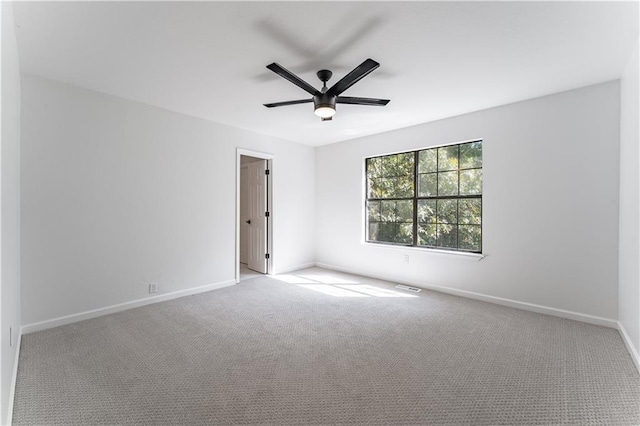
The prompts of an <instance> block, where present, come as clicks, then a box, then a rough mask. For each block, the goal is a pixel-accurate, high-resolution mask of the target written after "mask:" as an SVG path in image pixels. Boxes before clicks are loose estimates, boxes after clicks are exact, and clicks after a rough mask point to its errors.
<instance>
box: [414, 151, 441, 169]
mask: <svg viewBox="0 0 640 426" xmlns="http://www.w3.org/2000/svg"><path fill="white" fill-rule="evenodd" d="M418 157H419V160H418V173H429V172H437V171H438V149H437V148H434V149H427V150H425V151H420V153H419V154H418Z"/></svg>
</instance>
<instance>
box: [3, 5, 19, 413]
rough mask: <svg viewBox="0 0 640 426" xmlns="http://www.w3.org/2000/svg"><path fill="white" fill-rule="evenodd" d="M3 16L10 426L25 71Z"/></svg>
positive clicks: (7, 11)
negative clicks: (22, 74) (22, 104)
mask: <svg viewBox="0 0 640 426" xmlns="http://www.w3.org/2000/svg"><path fill="white" fill-rule="evenodd" d="M1 15H2V74H1V75H2V78H1V80H2V89H1V92H2V107H1V110H2V114H1V115H2V132H1V133H2V142H1V145H2V149H1V152H0V159H1V166H0V167H1V170H2V172H1V173H0V182H1V184H2V185H1V193H0V194H1V198H0V206H1V209H0V215H1V219H0V223H1V225H0V236H1V240H2V247H1V251H0V254H1V256H0V269H1V270H2V273H1V278H0V279H1V283H2V286H1V287H0V300H1V303H0V348H1V350H0V361H1V362H0V371H1V374H0V376H1V379H2V380H1V387H0V406H1V409H0V423H3V424H4V422H5V421H6V422H7V423H9V422H10V419H11V408H12V407H11V398H10V396H11V391H12V387H11V383H12V377H13V373H14V369H15V366H16V363H17V361H18V360H17V354H18V351H17V348H18V345H19V339H18V336H19V333H20V70H19V62H18V47H17V45H16V36H15V29H14V23H13V7H12V3H9V2H2V6H1ZM10 328H11V329H12V330H13V332H12V333H11V338H10V333H9V329H10Z"/></svg>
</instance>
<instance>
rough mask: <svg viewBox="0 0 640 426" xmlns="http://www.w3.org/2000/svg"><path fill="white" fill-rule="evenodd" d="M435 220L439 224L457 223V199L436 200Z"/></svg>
mask: <svg viewBox="0 0 640 426" xmlns="http://www.w3.org/2000/svg"><path fill="white" fill-rule="evenodd" d="M437 206H438V208H437V210H438V211H437V222H438V223H439V224H447V223H449V224H453V225H455V224H457V223H458V200H438V203H437Z"/></svg>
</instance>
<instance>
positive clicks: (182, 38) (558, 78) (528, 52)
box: [14, 1, 638, 146]
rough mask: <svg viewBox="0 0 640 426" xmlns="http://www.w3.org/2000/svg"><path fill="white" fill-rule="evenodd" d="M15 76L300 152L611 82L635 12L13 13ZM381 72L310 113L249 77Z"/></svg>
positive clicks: (529, 7)
mask: <svg viewBox="0 0 640 426" xmlns="http://www.w3.org/2000/svg"><path fill="white" fill-rule="evenodd" d="M14 11H15V22H16V26H17V38H18V51H19V56H20V64H21V67H22V70H23V72H27V73H31V74H36V75H40V76H43V77H47V78H51V79H55V80H59V81H62V82H65V83H69V84H72V85H76V86H80V87H84V88H88V89H93V90H97V91H100V92H104V93H108V94H112V95H116V96H120V97H123V98H128V99H132V100H135V101H139V102H143V103H146V104H150V105H155V106H159V107H162V108H166V109H169V110H172V111H177V112H181V113H184V114H188V115H192V116H196V117H202V118H205V119H208V120H211V121H215V122H219V123H224V124H228V125H231V126H235V127H240V128H243V129H248V130H251V131H255V132H259V133H263V134H268V135H273V136H276V137H280V138H283V139H287V140H291V141H295V142H299V143H304V144H308V145H312V146H318V145H324V144H328V143H333V142H338V141H343V140H348V139H352V138H356V137H360V136H365V135H368V134H373V133H380V132H384V131H388V130H393V129H397V128H402V127H407V126H411V125H415V124H419V123H424V122H428V121H433V120H436V119H440V118H445V117H450V116H454V115H459V114H464V113H467V112H471V111H477V110H481V109H485V108H490V107H493V106H498V105H503V104H507V103H511V102H515V101H519V100H524V99H530V98H533V97H537V96H542V95H546V94H550V93H555V92H559V91H564V90H569V89H573V88H577V87H583V86H587V85H591V84H596V83H600V82H604V81H609V80H614V79H617V78H619V77H620V76H621V74H622V71H623V69H624V67H625V65H626V62H627V60H628V58H629V56H630V54H631V51H632V49H633V47H634V46H635V44H636V43H637V40H638V3H637V2H623V3H615V2H384V1H377V2H371V3H369V2H70V3H67V2H18V3H16V4H14ZM369 57H370V58H373V59H375V60H376V61H378V62H380V64H381V66H380V68H378V69H377V70H376V71H374V72H373V73H371V74H370V75H369V76H367V77H366V78H364V79H363V80H361V81H360V82H358V83H357V84H356V85H354V86H353V87H351V88H350V89H348V90H347V91H346V92H345V93H344V95H345V96H362V97H379V98H387V99H391V102H390V103H389V105H388V106H386V107H370V106H354V105H338V108H337V114H336V116H335V117H334V119H333V121H330V122H321V121H320V119H319V118H317V117H316V116H315V115H314V114H313V106H312V105H313V104H302V105H293V106H287V107H281V108H274V109H267V108H265V107H264V106H262V104H263V103H267V102H278V101H286V100H292V99H301V98H305V97H307V96H308V95H307V94H306V92H304V91H303V90H302V89H300V88H298V87H296V86H294V85H293V84H291V83H289V82H288V81H286V80H284V79H282V78H281V77H278V76H277V75H275V74H273V73H272V72H271V71H269V70H267V69H266V68H265V66H266V65H267V64H269V63H271V62H278V63H279V64H280V65H282V66H284V67H285V68H287V69H289V70H290V71H292V72H294V73H296V74H298V75H299V76H300V77H301V78H303V79H304V80H306V81H307V82H309V83H310V84H312V85H313V86H315V87H318V88H319V87H320V86H321V84H320V82H319V80H318V79H317V77H316V75H315V72H316V71H317V70H319V69H321V68H328V69H330V70H332V71H333V72H334V77H333V79H332V80H331V81H330V82H329V86H330V85H331V84H332V83H335V82H336V81H338V79H340V78H342V76H344V75H345V74H346V73H347V72H349V71H350V70H351V69H353V68H354V67H355V66H357V65H358V64H360V63H361V62H362V61H364V60H365V59H366V58H369Z"/></svg>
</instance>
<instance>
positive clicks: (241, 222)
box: [236, 149, 273, 283]
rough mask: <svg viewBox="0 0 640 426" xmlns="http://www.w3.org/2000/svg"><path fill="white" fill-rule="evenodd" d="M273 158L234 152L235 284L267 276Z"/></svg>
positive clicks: (271, 233) (270, 236)
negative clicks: (235, 195)
mask: <svg viewBox="0 0 640 426" xmlns="http://www.w3.org/2000/svg"><path fill="white" fill-rule="evenodd" d="M272 160H273V156H272V155H271V154H265V153H260V152H255V151H248V150H241V149H238V154H237V179H236V194H237V215H236V283H238V282H240V281H242V280H245V279H249V278H254V277H256V276H260V275H264V274H269V273H271V257H272V252H271V248H272V235H273V231H272V228H273V226H272V221H271V219H272V203H273V197H272V192H273V191H272V190H271V185H272V184H271V175H272V167H273V165H272V163H273V161H272Z"/></svg>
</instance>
